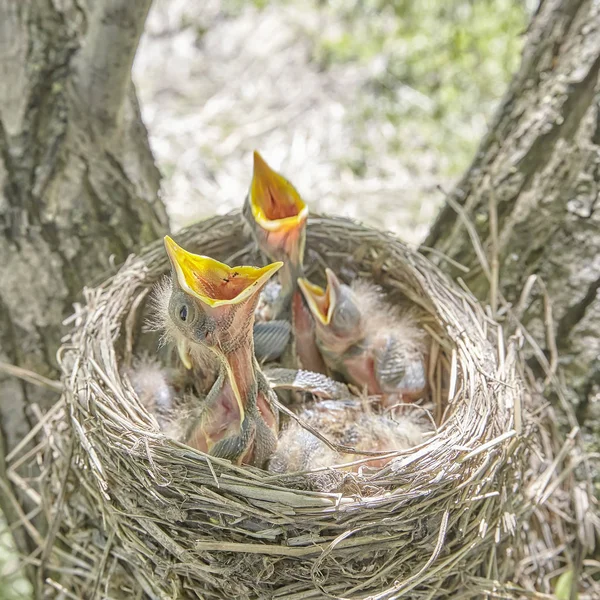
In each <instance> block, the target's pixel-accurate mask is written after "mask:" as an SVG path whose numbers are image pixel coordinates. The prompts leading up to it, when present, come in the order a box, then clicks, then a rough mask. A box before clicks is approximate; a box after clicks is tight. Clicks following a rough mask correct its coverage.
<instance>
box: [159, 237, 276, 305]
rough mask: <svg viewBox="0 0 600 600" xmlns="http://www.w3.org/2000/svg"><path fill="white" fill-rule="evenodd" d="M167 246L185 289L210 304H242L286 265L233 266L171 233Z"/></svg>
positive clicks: (166, 239)
mask: <svg viewBox="0 0 600 600" xmlns="http://www.w3.org/2000/svg"><path fill="white" fill-rule="evenodd" d="M165 247H166V249H167V254H168V255H169V259H170V260H171V265H172V266H173V270H174V271H175V274H176V276H177V282H178V283H179V286H180V287H181V289H182V290H183V291H185V292H187V293H188V294H190V296H193V297H194V298H197V299H198V300H200V301H201V302H202V303H203V304H205V305H207V306H209V307H210V308H218V307H220V306H231V305H236V304H241V303H242V302H244V301H245V300H247V299H248V298H251V297H253V296H256V294H257V293H258V292H260V290H261V289H262V288H263V286H264V285H265V284H266V283H267V281H268V280H269V279H270V278H271V277H272V276H273V275H274V274H275V273H276V272H277V271H278V270H279V269H280V268H281V267H282V266H283V263H282V262H274V263H272V264H270V265H267V266H266V267H230V266H229V265H226V264H225V263H222V262H219V261H218V260H215V259H214V258H210V257H208V256H202V255H200V254H192V253H191V252H188V251H187V250H184V249H183V248H182V247H181V246H179V245H177V244H176V243H175V242H174V241H173V240H172V239H171V238H170V237H169V236H168V235H167V236H165Z"/></svg>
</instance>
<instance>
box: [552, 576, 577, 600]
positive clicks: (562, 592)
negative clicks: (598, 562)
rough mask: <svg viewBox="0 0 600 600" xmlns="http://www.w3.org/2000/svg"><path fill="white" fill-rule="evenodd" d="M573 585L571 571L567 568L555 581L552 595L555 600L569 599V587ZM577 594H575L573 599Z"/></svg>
mask: <svg viewBox="0 0 600 600" xmlns="http://www.w3.org/2000/svg"><path fill="white" fill-rule="evenodd" d="M572 587H573V571H572V570H571V569H569V570H568V571H565V572H564V573H563V574H562V575H561V576H560V577H559V578H558V580H557V581H556V586H555V587H554V595H555V596H556V600H570V599H571V588H572ZM577 597H578V595H577V594H575V600H576V599H577Z"/></svg>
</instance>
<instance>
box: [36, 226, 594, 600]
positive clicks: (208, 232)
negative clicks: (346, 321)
mask: <svg viewBox="0 0 600 600" xmlns="http://www.w3.org/2000/svg"><path fill="white" fill-rule="evenodd" d="M177 240H178V242H180V243H181V244H182V245H183V246H184V247H185V248H186V249H188V250H190V251H192V252H201V253H202V254H207V255H210V256H213V257H215V258H217V259H219V260H222V261H225V262H228V263H234V264H243V263H249V264H251V263H252V262H254V261H256V260H259V259H258V258H257V257H256V256H254V255H253V254H252V253H253V252H254V251H253V250H252V246H251V245H250V244H249V239H248V238H247V237H246V234H245V233H244V230H243V226H242V220H241V218H240V215H239V214H233V215H228V216H225V217H217V218H213V219H211V220H208V221H205V222H202V223H199V224H197V225H194V226H193V227H191V228H189V229H187V230H185V231H183V232H181V233H180V234H179V235H178V236H177ZM305 262H306V263H307V264H308V265H309V269H308V276H309V277H316V275H315V274H316V273H317V272H322V270H323V266H325V265H328V266H331V267H332V268H333V269H334V270H335V271H336V272H337V273H339V274H340V275H341V277H342V278H343V279H345V280H347V281H348V280H351V279H353V278H354V277H356V276H360V277H365V278H369V279H370V280H372V281H374V282H376V283H377V284H379V285H381V286H382V287H383V288H384V289H385V290H386V292H387V293H388V295H389V297H390V298H391V299H392V300H402V301H405V302H409V303H411V304H414V305H416V306H417V307H419V310H420V311H421V312H422V314H423V319H422V325H423V327H424V328H425V329H426V330H427V332H428V333H429V334H430V338H431V340H432V341H431V348H430V354H429V356H430V360H429V367H428V377H429V383H430V390H431V398H430V400H431V402H430V406H431V407H432V409H431V411H430V415H431V419H432V420H433V421H434V422H435V430H434V432H433V433H432V434H431V435H430V436H429V438H428V439H427V440H426V442H425V443H422V444H421V445H419V446H416V447H414V448H410V449H408V450H402V451H399V452H398V456H397V457H396V458H395V459H394V460H393V461H391V462H389V463H388V464H387V465H386V466H385V467H383V468H381V469H379V470H375V469H364V470H362V471H359V472H358V473H356V472H354V473H349V472H338V471H335V470H334V469H324V470H322V471H323V474H324V475H327V474H328V475H330V476H331V477H332V478H333V479H332V481H333V484H332V485H333V487H332V489H333V490H334V491H329V492H322V491H314V488H312V487H311V486H310V485H308V483H307V481H308V479H307V478H308V477H309V475H307V476H304V475H302V474H300V475H299V474H274V473H269V472H266V471H262V470H260V469H256V468H249V467H240V466H236V465H234V464H231V463H230V462H229V461H226V460H222V459H218V458H211V457H208V456H205V455H203V454H201V453H199V452H196V451H194V450H192V449H191V448H189V447H188V446H186V445H185V444H183V443H180V442H178V441H176V440H174V439H170V438H168V437H166V436H165V435H164V434H163V433H161V431H160V430H159V428H158V425H157V422H156V420H155V417H154V416H153V415H151V414H149V413H148V412H147V411H146V410H145V409H144V407H143V406H142V405H141V404H140V402H139V401H138V399H137V397H136V395H135V393H134V392H133V390H132V388H131V385H130V384H129V381H128V380H127V378H126V377H124V376H123V375H122V373H123V368H124V366H126V365H128V364H130V363H131V360H132V357H133V356H135V355H136V354H137V353H139V352H140V351H142V350H143V349H144V348H146V349H148V348H152V347H154V348H156V338H155V337H153V334H151V333H148V332H146V331H145V330H144V321H145V318H146V315H147V310H148V309H147V306H148V304H149V302H148V299H149V297H150V292H151V289H152V286H153V285H154V284H155V283H156V282H157V281H158V280H159V279H160V278H161V277H162V276H163V275H164V274H165V273H166V272H167V270H168V260H167V256H166V253H165V252H164V249H163V246H162V242H156V243H155V244H154V245H152V246H150V247H149V248H148V249H147V250H146V251H145V252H144V253H143V254H142V255H141V256H139V257H132V258H131V259H130V260H128V261H127V263H126V264H125V265H124V266H123V268H122V269H121V270H120V271H119V272H118V273H117V274H116V275H115V276H114V277H112V278H110V279H109V280H107V281H106V282H104V283H103V284H102V285H100V286H99V287H97V288H94V289H88V290H86V292H85V298H86V303H85V305H84V306H83V307H79V309H78V311H77V312H76V314H75V315H74V316H73V317H72V320H71V324H72V331H71V333H70V335H69V337H68V339H67V340H66V343H65V345H64V346H63V348H62V349H61V351H60V353H59V358H60V361H61V366H62V369H63V374H64V375H63V384H64V394H63V397H62V403H61V404H59V405H57V408H55V409H54V410H53V411H52V413H51V414H50V415H49V416H48V417H47V418H46V419H45V421H44V422H43V427H41V428H42V429H43V430H44V431H46V433H47V443H46V444H45V451H44V453H43V455H42V456H41V458H38V463H39V464H42V465H43V466H44V467H43V469H42V477H41V478H40V486H39V491H38V496H37V497H38V501H39V502H40V504H41V505H42V506H43V507H44V510H45V511H46V514H47V515H48V516H49V517H50V522H51V527H50V530H49V533H48V535H47V536H46V538H45V549H44V551H43V552H42V559H41V560H42V563H41V568H42V570H43V573H44V579H45V581H46V585H47V586H48V589H49V590H55V593H56V595H60V594H63V595H62V597H69V598H123V597H126V596H125V595H126V594H127V595H131V597H132V598H146V597H147V598H161V599H174V598H202V599H208V598H288V599H296V598H298V599H299V598H366V597H368V598H371V599H373V600H383V599H384V598H399V597H408V598H419V599H421V598H423V599H425V598H444V597H448V598H471V597H473V598H480V597H483V595H484V593H485V592H488V593H490V594H492V595H491V596H490V597H513V596H519V595H520V594H521V592H523V593H526V592H527V590H528V589H529V590H531V589H533V588H534V586H535V587H536V588H537V589H538V590H541V591H547V592H548V591H552V589H553V587H552V586H554V584H555V577H556V575H559V574H560V572H561V569H563V570H565V569H566V568H568V566H567V563H566V562H565V559H564V557H563V556H562V555H561V548H562V550H564V548H565V547H568V545H569V544H572V543H573V541H574V539H575V538H574V537H573V535H574V534H573V533H572V531H573V524H572V523H573V520H572V515H573V514H574V512H575V511H574V505H573V502H574V500H573V498H574V493H573V490H572V486H573V481H572V474H569V476H568V477H564V476H563V477H560V475H559V474H558V473H559V471H560V470H561V468H563V466H564V464H565V462H567V463H568V464H571V462H569V461H570V460H571V457H572V448H573V447H574V444H573V441H572V440H570V441H569V440H567V443H566V445H564V446H561V442H560V438H559V436H558V434H557V433H556V429H554V430H552V431H550V430H548V429H547V428H546V426H545V423H546V422H547V421H548V419H549V418H552V419H553V417H552V415H551V413H550V411H551V409H550V408H549V407H548V406H547V404H545V403H544V402H543V400H542V399H541V398H540V396H539V395H536V394H531V393H528V392H527V389H526V388H525V387H524V385H523V383H522V380H523V378H522V376H521V375H520V370H521V369H522V367H521V366H520V365H521V364H522V363H521V362H520V360H519V353H518V349H517V344H518V343H519V341H520V338H519V336H518V335H517V336H513V338H512V339H510V340H508V341H506V340H505V339H504V337H503V332H502V328H501V326H500V325H498V323H497V322H495V321H494V320H493V319H492V318H490V317H489V316H488V315H487V314H486V312H485V311H484V310H483V308H482V307H481V306H480V305H479V304H478V303H477V301H476V300H475V299H474V298H473V297H472V296H471V295H470V294H469V293H468V291H466V290H464V289H460V288H459V287H458V286H457V285H455V284H453V283H452V282H450V281H448V279H446V278H445V276H444V275H443V274H441V273H440V271H439V270H438V269H437V268H436V267H435V266H433V265H432V264H431V263H430V262H429V261H428V260H427V259H426V258H424V256H423V255H421V254H419V253H416V252H414V251H412V250H409V249H408V248H407V247H406V246H405V245H404V244H402V243H401V242H399V241H398V240H396V239H394V238H393V237H390V236H388V235H386V234H384V233H381V232H378V231H374V230H372V229H368V228H365V227H363V226H360V225H357V224H355V223H353V222H350V221H348V220H345V219H341V218H322V217H313V218H312V219H310V221H309V224H308V229H307V260H306V261H305ZM415 410H417V409H415ZM569 443H570V444H571V446H569ZM555 454H557V457H556V459H554V455H555ZM357 459H360V457H357ZM336 478H337V479H336ZM338 484H339V485H338ZM336 485H337V486H338V487H337V488H336ZM582 493H583V492H582ZM583 495H585V494H583ZM550 496H552V501H553V509H552V510H547V509H545V508H543V506H542V504H543V502H544V501H546V500H547V499H548V498H549V497H550ZM583 504H584V503H583ZM584 508H585V507H584ZM584 512H585V511H584ZM580 516H581V515H580ZM561 544H562V546H561Z"/></svg>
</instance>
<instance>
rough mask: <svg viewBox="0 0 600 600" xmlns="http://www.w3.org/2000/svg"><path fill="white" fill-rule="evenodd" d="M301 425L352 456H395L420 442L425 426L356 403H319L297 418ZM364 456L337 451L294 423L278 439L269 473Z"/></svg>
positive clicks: (374, 462)
mask: <svg viewBox="0 0 600 600" xmlns="http://www.w3.org/2000/svg"><path fill="white" fill-rule="evenodd" d="M300 416H301V418H302V420H303V421H305V422H306V423H307V424H308V425H310V426H311V427H313V428H314V429H316V430H318V431H319V433H321V434H323V435H324V436H325V437H326V438H327V439H328V440H329V441H331V442H333V443H335V444H338V445H342V446H346V447H350V448H353V449H354V450H356V451H357V452H394V451H397V450H405V449H407V448H411V447H413V446H416V445H418V444H420V443H422V442H423V441H424V435H425V432H426V431H427V427H426V426H425V425H424V424H423V423H420V422H419V421H417V420H415V419H412V418H411V417H409V416H401V417H397V418H395V419H391V418H389V417H387V416H384V415H379V414H375V413H373V412H371V411H370V410H369V409H366V408H365V407H364V406H363V405H362V403H361V402H360V401H357V400H356V401H334V400H330V401H322V402H319V403H315V404H314V405H313V406H312V407H311V408H309V409H306V410H304V411H303V412H302V413H301V414H300ZM363 458H365V457H364V455H360V454H354V453H349V452H348V453H344V452H337V451H336V450H333V449H332V448H330V447H329V446H328V445H327V444H325V443H324V442H322V441H321V440H320V439H318V438H317V437H316V436H315V435H313V434H312V433H310V431H308V430H307V429H305V428H304V427H302V425H300V424H298V423H296V422H294V423H292V424H291V425H289V426H288V427H287V428H286V429H285V430H284V431H283V432H282V433H281V435H280V437H279V444H278V448H277V451H276V453H275V454H274V455H273V457H272V458H271V461H270V462H269V470H270V471H273V472H277V473H285V472H297V471H310V470H313V469H320V468H324V467H332V466H334V465H340V464H343V463H348V462H353V461H357V460H360V459H363ZM390 460H391V458H390V457H388V458H380V457H373V458H370V459H368V460H367V461H366V462H363V463H361V464H359V465H349V466H347V467H345V470H347V471H358V470H359V469H360V468H361V467H364V466H367V467H373V468H380V467H382V466H384V465H385V464H386V463H388V462H389V461H390Z"/></svg>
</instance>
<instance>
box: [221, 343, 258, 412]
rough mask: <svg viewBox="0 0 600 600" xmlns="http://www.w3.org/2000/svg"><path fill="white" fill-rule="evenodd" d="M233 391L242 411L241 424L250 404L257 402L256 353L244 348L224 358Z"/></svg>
mask: <svg viewBox="0 0 600 600" xmlns="http://www.w3.org/2000/svg"><path fill="white" fill-rule="evenodd" d="M222 360H223V363H224V365H225V369H226V371H227V377H228V379H229V382H230V384H231V389H232V391H233V394H234V395H235V398H236V400H237V403H238V406H239V409H240V417H241V418H240V422H242V421H243V420H244V418H245V413H246V409H247V407H248V402H249V401H250V402H252V401H254V402H256V395H257V383H256V371H255V360H254V351H253V348H252V347H246V346H244V347H242V348H238V349H236V350H234V351H233V352H229V353H227V354H224V355H223V356H222Z"/></svg>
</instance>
